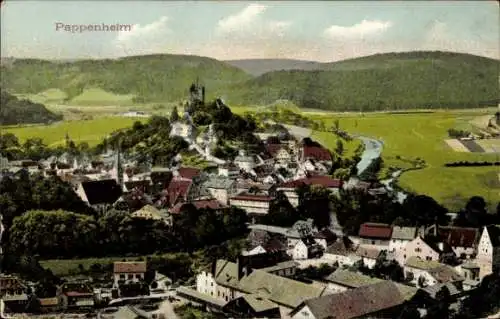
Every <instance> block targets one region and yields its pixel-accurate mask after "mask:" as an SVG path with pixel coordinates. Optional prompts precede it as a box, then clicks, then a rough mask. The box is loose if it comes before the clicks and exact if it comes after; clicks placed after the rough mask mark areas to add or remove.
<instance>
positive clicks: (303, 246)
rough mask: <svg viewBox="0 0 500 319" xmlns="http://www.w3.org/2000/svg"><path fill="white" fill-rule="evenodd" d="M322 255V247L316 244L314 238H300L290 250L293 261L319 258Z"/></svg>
mask: <svg viewBox="0 0 500 319" xmlns="http://www.w3.org/2000/svg"><path fill="white" fill-rule="evenodd" d="M322 255H323V246H321V245H320V244H318V243H317V242H316V241H315V240H314V238H311V237H304V238H300V239H299V240H298V241H297V242H296V243H295V245H294V247H293V249H292V253H291V256H292V258H293V259H294V260H301V259H311V258H319V257H321V256H322Z"/></svg>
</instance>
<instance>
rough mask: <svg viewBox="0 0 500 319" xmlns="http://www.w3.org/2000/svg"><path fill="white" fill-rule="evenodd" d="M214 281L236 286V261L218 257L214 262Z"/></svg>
mask: <svg viewBox="0 0 500 319" xmlns="http://www.w3.org/2000/svg"><path fill="white" fill-rule="evenodd" d="M213 275H214V278H215V282H216V283H218V284H220V285H223V286H227V287H232V288H237V287H238V265H237V264H236V263H233V262H230V261H227V260H224V259H219V260H217V261H216V263H215V273H214V274H213Z"/></svg>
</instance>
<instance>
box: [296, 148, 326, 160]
mask: <svg viewBox="0 0 500 319" xmlns="http://www.w3.org/2000/svg"><path fill="white" fill-rule="evenodd" d="M302 157H303V158H304V159H307V158H312V159H315V160H318V161H331V160H332V154H330V151H328V150H327V149H326V148H324V147H319V146H304V148H303V154H302Z"/></svg>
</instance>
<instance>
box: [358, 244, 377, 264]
mask: <svg viewBox="0 0 500 319" xmlns="http://www.w3.org/2000/svg"><path fill="white" fill-rule="evenodd" d="M380 253H381V251H380V250H378V249H376V248H374V247H366V246H358V248H357V249H356V251H355V252H354V255H355V256H357V257H359V258H361V260H362V261H363V264H364V265H365V266H366V267H368V268H370V269H372V268H373V267H375V264H376V263H377V258H378V256H379V255H380Z"/></svg>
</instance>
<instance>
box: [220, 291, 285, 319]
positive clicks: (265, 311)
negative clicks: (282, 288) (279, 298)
mask: <svg viewBox="0 0 500 319" xmlns="http://www.w3.org/2000/svg"><path fill="white" fill-rule="evenodd" d="M222 311H223V312H224V313H227V314H232V315H234V316H236V318H280V310H279V306H278V305H277V304H275V303H273V302H271V301H269V300H267V299H264V298H262V297H260V296H254V295H244V296H241V297H238V298H236V299H233V300H231V301H229V302H228V303H227V304H226V305H225V306H224V307H223V308H222Z"/></svg>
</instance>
